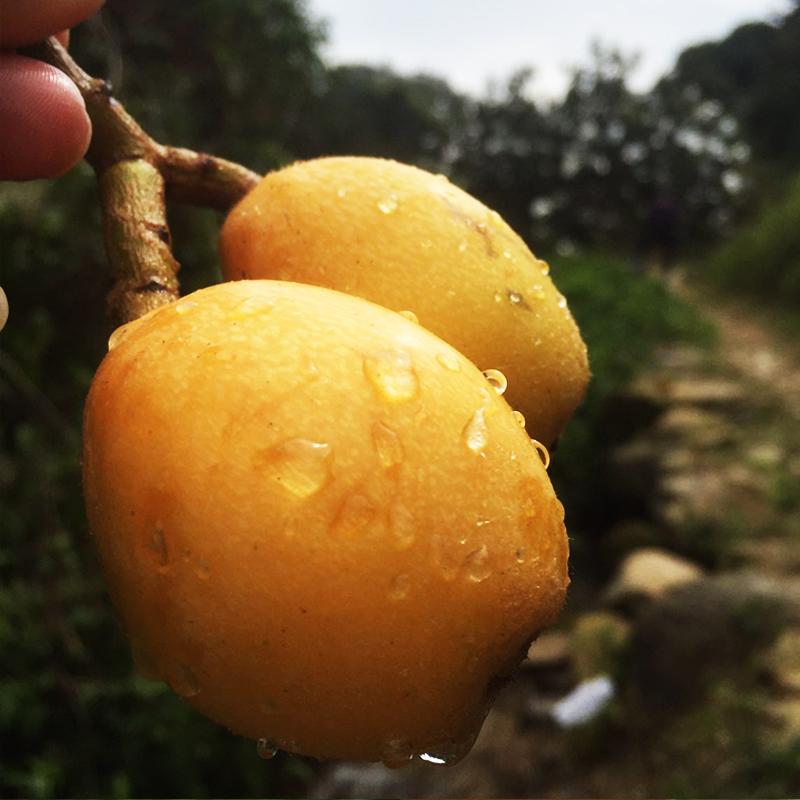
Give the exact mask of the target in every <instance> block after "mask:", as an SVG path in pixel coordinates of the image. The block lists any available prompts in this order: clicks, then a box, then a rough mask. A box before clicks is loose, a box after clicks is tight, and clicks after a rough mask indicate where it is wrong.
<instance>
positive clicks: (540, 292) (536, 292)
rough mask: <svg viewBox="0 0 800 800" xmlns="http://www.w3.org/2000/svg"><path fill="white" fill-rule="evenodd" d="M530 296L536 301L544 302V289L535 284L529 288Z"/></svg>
mask: <svg viewBox="0 0 800 800" xmlns="http://www.w3.org/2000/svg"><path fill="white" fill-rule="evenodd" d="M531 294H532V295H533V296H534V297H535V298H536V299H537V300H544V298H545V293H544V287H543V286H542V285H541V284H539V283H535V284H534V285H533V287H532V288H531Z"/></svg>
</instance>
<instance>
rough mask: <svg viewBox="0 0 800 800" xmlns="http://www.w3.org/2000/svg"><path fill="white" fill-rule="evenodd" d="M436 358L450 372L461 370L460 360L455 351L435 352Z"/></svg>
mask: <svg viewBox="0 0 800 800" xmlns="http://www.w3.org/2000/svg"><path fill="white" fill-rule="evenodd" d="M436 360H437V361H438V362H439V363H440V364H441V365H442V366H443V367H444V368H445V369H449V370H450V372H460V371H461V362H460V361H459V360H458V356H457V355H456V354H455V353H452V352H450V351H449V350H443V351H442V352H441V353H437V354H436Z"/></svg>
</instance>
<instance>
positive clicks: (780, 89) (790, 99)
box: [666, 4, 800, 171]
mask: <svg viewBox="0 0 800 800" xmlns="http://www.w3.org/2000/svg"><path fill="white" fill-rule="evenodd" d="M795 5H796V6H797V7H796V8H795V9H794V10H792V11H790V12H789V13H788V14H786V15H785V16H784V17H782V18H780V19H778V20H777V21H775V22H774V23H768V22H755V23H750V24H747V25H742V26H741V27H739V28H737V29H736V30H735V31H733V33H731V34H730V35H729V36H727V37H726V38H725V39H721V40H719V41H715V42H706V43H704V44H700V45H696V46H694V47H690V48H688V49H687V50H685V51H684V52H683V53H682V54H681V55H680V57H679V59H678V63H677V65H676V67H675V70H674V72H673V74H672V75H671V76H669V77H668V78H667V79H666V82H667V83H672V84H674V85H677V86H679V87H681V88H682V89H686V88H689V87H695V91H699V92H701V93H702V94H703V95H704V96H705V97H707V98H709V99H713V100H716V101H718V102H720V103H722V104H723V106H724V107H725V108H726V109H728V110H729V111H730V113H732V114H733V115H734V116H735V117H736V119H737V120H739V122H740V123H741V127H742V131H743V133H744V136H745V139H746V141H747V143H748V144H749V146H750V147H751V148H752V150H753V154H754V155H755V156H756V157H757V158H758V159H762V160H764V161H766V162H768V163H769V164H770V165H772V166H773V168H774V169H775V170H776V171H777V170H781V169H783V168H784V167H786V166H788V167H797V166H800V104H798V102H797V98H798V97H800V4H795Z"/></svg>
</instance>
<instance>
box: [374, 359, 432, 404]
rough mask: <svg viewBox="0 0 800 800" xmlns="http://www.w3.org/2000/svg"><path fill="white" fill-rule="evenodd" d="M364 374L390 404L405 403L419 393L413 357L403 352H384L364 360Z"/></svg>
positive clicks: (380, 395) (381, 396) (379, 394)
mask: <svg viewBox="0 0 800 800" xmlns="http://www.w3.org/2000/svg"><path fill="white" fill-rule="evenodd" d="M364 374H365V375H366V376H367V379H368V380H369V382H370V383H371V384H372V387H373V388H374V389H375V391H376V392H377V393H378V396H379V397H380V398H381V399H382V400H385V401H386V402H388V403H393V404H394V403H405V402H407V401H409V400H411V399H413V398H414V397H416V395H417V394H418V393H419V380H418V378H417V374H416V372H415V370H414V365H413V363H412V361H411V356H409V355H408V353H406V352H404V351H402V350H383V351H381V352H380V353H376V354H375V355H372V356H367V357H366V358H365V359H364Z"/></svg>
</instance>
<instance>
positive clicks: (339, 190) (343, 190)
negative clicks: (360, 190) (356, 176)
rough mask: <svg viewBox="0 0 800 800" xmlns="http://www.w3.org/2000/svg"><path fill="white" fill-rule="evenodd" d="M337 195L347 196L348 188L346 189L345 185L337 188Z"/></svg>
mask: <svg viewBox="0 0 800 800" xmlns="http://www.w3.org/2000/svg"><path fill="white" fill-rule="evenodd" d="M336 196H337V197H347V189H345V188H344V187H343V186H342V187H341V188H339V189H337V190H336Z"/></svg>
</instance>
